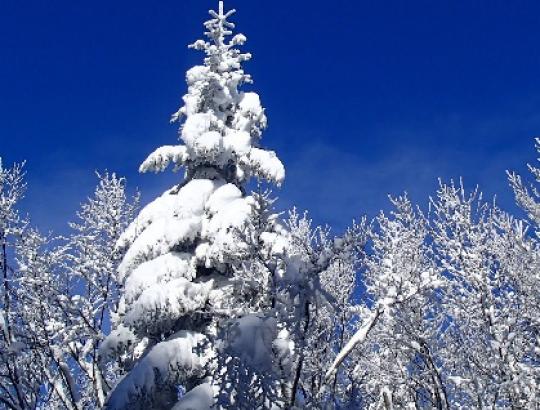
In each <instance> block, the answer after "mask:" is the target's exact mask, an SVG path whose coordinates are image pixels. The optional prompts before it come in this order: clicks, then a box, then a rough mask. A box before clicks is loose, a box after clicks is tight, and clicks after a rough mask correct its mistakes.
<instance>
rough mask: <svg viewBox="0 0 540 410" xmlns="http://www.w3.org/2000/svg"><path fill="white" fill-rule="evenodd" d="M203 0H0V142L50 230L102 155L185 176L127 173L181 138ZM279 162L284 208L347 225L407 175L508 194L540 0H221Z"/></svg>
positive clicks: (407, 181) (535, 84)
mask: <svg viewBox="0 0 540 410" xmlns="http://www.w3.org/2000/svg"><path fill="white" fill-rule="evenodd" d="M216 5H217V0H216V1H206V0H204V1H202V0H174V1H172V0H164V1H155V2H150V1H141V0H130V1H126V0H114V1H110V0H107V1H105V0H94V1H86V2H75V1H67V0H48V1H45V0H41V1H37V0H27V1H19V0H3V1H2V2H1V3H0V61H1V63H0V155H1V156H3V157H4V159H5V162H8V163H10V162H13V161H21V160H23V159H25V160H27V161H28V167H27V171H28V181H29V192H28V195H27V200H26V202H25V207H26V209H27V210H29V211H30V212H31V214H32V215H33V218H34V220H35V222H36V223H38V224H39V226H41V227H42V228H48V227H50V228H53V229H55V230H57V231H61V230H62V229H63V228H62V227H63V226H64V225H65V221H66V220H68V219H72V215H73V213H74V212H75V210H76V209H77V207H78V204H79V203H80V202H81V201H82V200H84V198H85V197H86V196H87V195H88V194H89V193H90V191H91V189H92V188H93V185H94V182H95V179H94V175H93V171H94V170H103V169H109V170H111V171H116V172H118V173H119V174H121V175H124V176H126V177H127V178H128V181H129V184H130V186H131V187H134V186H138V187H139V188H140V189H141V191H142V194H143V199H144V200H145V201H148V200H150V199H152V198H153V197H154V196H156V195H157V194H158V193H160V192H162V191H163V190H164V189H166V188H167V187H168V186H170V185H171V184H172V183H173V181H175V180H178V179H179V178H180V177H181V174H179V175H175V174H171V173H166V174H162V175H157V176H156V175H139V174H137V168H138V165H139V163H140V162H141V161H142V160H143V159H144V158H145V157H146V155H147V154H148V153H150V152H151V151H152V150H153V149H154V148H156V147H157V146H160V145H163V144H172V143H174V142H175V141H176V135H177V134H176V128H175V126H171V125H169V124H168V119H169V115H170V114H171V113H172V112H173V111H175V110H176V109H177V107H178V106H179V105H180V97H181V96H182V94H183V93H184V92H185V83H184V73H185V71H186V69H187V68H189V67H190V66H192V65H194V64H197V63H198V62H200V61H201V58H202V56H201V55H200V54H199V53H197V52H195V51H191V50H188V49H186V47H185V46H186V45H187V44H188V43H190V42H192V41H193V40H195V39H197V38H200V37H201V34H202V31H203V27H202V22H203V21H204V20H205V19H206V17H207V10H208V8H210V7H215V6H216ZM226 7H227V8H230V7H234V8H236V9H237V10H238V13H237V15H236V17H235V19H234V21H235V22H236V23H237V27H238V29H239V31H241V32H243V33H244V34H246V35H247V37H248V43H247V45H246V47H245V49H246V50H247V51H250V52H252V53H253V54H254V59H253V60H252V62H250V63H249V64H247V66H246V69H247V71H249V72H250V73H251V74H252V75H253V77H254V79H255V88H256V90H257V91H258V92H259V93H260V95H261V97H262V100H263V104H264V105H265V106H266V108H267V113H268V117H269V124H270V127H269V129H268V131H267V132H266V134H265V137H264V144H265V146H267V147H269V148H272V149H274V150H276V151H277V152H278V154H279V156H280V157H281V158H282V160H283V161H284V163H285V165H286V168H287V181H286V184H285V186H284V187H283V188H282V189H281V190H279V191H277V195H279V196H280V199H281V207H284V208H286V207H289V206H291V205H292V204H295V205H297V206H298V207H300V208H307V209H310V210H311V211H312V213H313V215H314V216H315V218H316V220H317V221H318V222H327V223H330V224H333V225H335V226H337V227H338V228H339V227H342V226H344V225H345V224H346V223H347V222H348V221H349V220H350V219H352V218H353V217H357V216H359V215H361V214H363V213H368V214H369V215H373V214H374V213H375V212H376V211H377V210H378V209H380V208H384V207H386V206H387V201H386V195H387V194H388V193H394V194H397V193H400V192H402V191H404V190H407V191H408V192H409V193H410V195H411V196H412V197H413V199H415V200H417V201H418V202H420V203H422V204H425V203H426V202H427V197H428V195H430V194H432V193H433V192H434V190H435V188H436V185H437V177H442V178H443V179H450V178H459V177H460V176H463V177H464V179H465V182H466V185H467V186H469V187H471V186H474V185H476V184H479V185H480V187H481V188H482V190H483V191H484V192H485V193H486V194H487V195H490V196H491V195H493V194H497V196H498V198H499V202H500V203H501V204H502V206H504V207H506V208H509V209H511V207H512V198H511V195H510V191H509V189H508V187H507V183H506V180H505V174H504V171H505V170H506V169H516V170H519V171H521V172H523V173H524V172H525V163H526V162H532V161H534V160H535V151H534V148H533V137H534V136H537V135H540V29H539V27H540V2H538V1H521V0H516V1H512V2H510V1H506V0H504V1H503V0H486V1H474V0H467V1H457V0H446V1H442V0H439V1H432V0H430V1H427V0H426V1H414V0H412V1H402V0H396V1H351V0H348V1H344V0H342V1H339V0H336V1H333V2H323V1H319V0H313V1H304V0H296V1H290V0H288V1H285V0H273V1H253V0H252V1H247V0H230V1H226Z"/></svg>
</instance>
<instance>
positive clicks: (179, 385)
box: [101, 2, 284, 409]
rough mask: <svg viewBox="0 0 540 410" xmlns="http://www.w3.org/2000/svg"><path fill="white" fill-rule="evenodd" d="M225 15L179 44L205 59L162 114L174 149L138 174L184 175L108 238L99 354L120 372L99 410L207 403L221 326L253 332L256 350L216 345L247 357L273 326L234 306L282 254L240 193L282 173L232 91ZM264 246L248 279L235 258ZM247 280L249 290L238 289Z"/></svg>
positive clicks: (257, 208)
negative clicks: (174, 124) (169, 171)
mask: <svg viewBox="0 0 540 410" xmlns="http://www.w3.org/2000/svg"><path fill="white" fill-rule="evenodd" d="M233 12H234V11H229V12H227V13H224V11H223V3H222V2H220V4H219V11H218V12H215V11H210V14H211V16H212V19H211V20H209V21H207V22H206V23H205V27H206V29H207V32H206V33H205V34H206V36H207V40H206V41H205V40H198V41H196V42H195V43H194V44H193V45H192V46H191V47H192V48H194V49H197V50H201V51H203V52H204V53H205V54H206V58H205V60H204V65H200V66H195V67H193V68H191V69H190V70H189V71H188V72H187V76H186V78H187V83H188V93H187V94H186V95H185V96H184V98H183V99H184V105H183V107H182V108H181V109H180V110H179V111H178V112H177V113H176V114H175V115H174V116H173V120H174V121H180V120H183V124H182V126H181V129H180V139H181V140H182V142H183V143H184V144H183V145H176V146H165V147H161V148H158V149H157V150H156V151H155V152H154V153H152V154H151V155H150V156H149V157H148V158H147V159H146V160H145V161H144V162H143V164H142V165H141V167H140V170H141V172H147V171H155V172H158V171H163V170H164V169H165V168H167V166H168V165H173V166H174V168H175V169H178V168H184V169H185V178H184V181H183V182H182V183H180V184H179V185H177V186H175V187H173V188H171V189H169V190H168V191H166V192H165V193H164V194H163V195H162V196H161V197H159V198H158V199H156V200H155V201H154V202H152V203H150V204H149V205H147V206H146V207H145V208H144V209H143V210H142V211H141V212H140V213H139V215H138V217H137V218H136V219H135V221H134V222H133V223H132V224H131V225H130V226H129V227H128V228H127V230H126V231H125V232H124V233H123V234H122V235H121V237H120V239H119V241H118V248H119V249H126V254H125V256H124V258H123V260H122V263H121V264H120V266H119V270H118V272H119V280H120V281H121V282H122V284H123V295H122V300H121V304H120V307H119V312H118V313H119V314H118V317H117V318H116V320H115V328H114V330H113V332H112V333H111V335H110V336H109V337H108V338H107V339H106V340H105V342H104V344H103V346H102V349H101V355H102V358H103V359H104V360H108V359H109V360H110V359H116V360H117V361H118V362H119V363H120V364H121V365H122V366H123V369H124V376H123V378H122V379H121V381H120V382H119V383H118V384H117V385H116V387H115V388H114V390H113V391H112V392H111V394H110V395H109V397H108V400H107V403H106V407H107V408H109V409H136V408H153V409H168V408H172V407H173V406H174V407H175V409H185V408H194V407H189V406H192V404H193V403H196V408H208V407H210V406H211V405H213V403H214V402H215V399H214V397H215V396H216V395H217V394H216V393H217V392H216V391H215V389H216V388H217V386H218V385H219V381H218V379H219V377H218V374H217V373H216V366H217V365H216V360H213V358H214V357H215V356H216V348H217V346H216V344H217V336H218V334H221V333H222V327H223V326H221V325H224V324H225V323H226V322H227V320H228V319H231V318H235V317H238V318H239V319H238V321H236V323H235V325H236V326H232V330H233V331H232V333H233V334H234V333H236V334H237V333H239V332H240V333H241V332H244V333H246V330H247V329H252V330H253V329H255V331H256V334H258V335H260V338H261V339H260V341H261V344H260V345H259V346H257V350H256V351H255V350H253V351H249V349H246V348H245V345H244V344H243V342H244V341H245V340H242V338H240V340H239V341H238V343H236V344H235V343H234V342H232V343H225V344H226V345H228V346H229V347H231V348H232V350H233V351H234V350H236V351H237V352H238V351H241V353H242V354H243V355H244V356H245V355H247V356H250V357H251V358H252V359H253V358H255V359H256V360H255V361H257V359H258V360H262V361H265V359H264V355H267V354H268V353H272V352H273V351H274V349H273V348H274V344H273V340H274V339H275V337H276V336H275V335H274V334H277V330H278V329H277V325H276V323H275V321H274V322H272V321H271V320H266V319H265V318H261V317H260V318H258V319H257V317H256V316H249V314H250V313H252V312H254V311H255V312H257V311H260V310H261V307H256V306H253V305H252V304H251V303H246V301H248V302H249V301H250V300H253V298H256V297H257V287H260V288H261V289H262V290H263V291H264V292H267V291H268V290H269V288H270V287H271V283H272V279H273V275H274V274H275V272H276V271H278V270H279V269H282V268H280V266H279V263H278V262H279V261H277V260H276V261H273V260H272V252H274V250H276V252H280V251H281V252H283V245H282V246H279V243H280V235H279V233H280V230H281V227H280V225H279V224H278V223H277V222H276V218H275V216H274V215H272V214H271V213H269V212H266V211H265V209H266V208H268V207H269V204H268V203H265V202H266V201H265V199H264V198H265V196H264V195H263V196H259V197H257V196H253V195H247V194H246V188H245V187H246V183H247V182H248V181H249V179H250V178H252V177H255V178H257V179H259V180H265V181H268V182H272V183H276V184H278V185H279V184H280V183H281V182H282V181H283V178H284V168H283V165H282V164H281V162H280V161H279V160H278V158H277V157H276V156H275V154H274V153H273V152H271V151H267V150H264V149H262V148H260V146H259V143H260V139H261V135H262V132H263V130H264V129H265V128H266V116H265V114H264V110H263V108H262V107H261V104H260V101H259V97H258V95H257V94H256V93H254V92H243V91H241V90H240V87H241V86H242V85H243V84H245V83H250V82H251V79H250V76H249V75H247V74H245V73H244V71H243V70H242V63H243V62H244V61H247V60H249V59H250V57H251V56H250V55H249V54H244V53H241V52H240V51H239V50H238V49H237V46H239V45H242V44H243V43H244V42H245V41H246V38H245V37H244V36H243V35H241V34H238V35H235V36H232V37H231V35H232V33H231V29H232V28H233V27H234V25H233V24H232V23H230V22H229V21H228V18H229V17H230V16H231V15H232V14H233ZM261 201H262V204H261ZM261 218H262V220H260V219H261ZM261 228H262V229H261ZM261 230H262V231H263V232H261ZM265 250H267V251H266V252H267V256H266V257H265V258H264V259H266V260H265V263H264V264H261V265H260V266H262V268H261V269H263V270H265V271H268V272H270V273H269V274H267V275H266V276H264V275H263V276H259V275H258V274H256V275H254V273H253V270H252V269H251V268H253V266H255V265H256V264H255V263H253V264H246V261H247V260H249V258H248V257H247V255H259V256H257V257H254V258H252V260H253V261H256V260H257V259H259V260H261V257H260V255H262V254H263V253H264V252H265ZM247 273H250V274H251V277H255V278H256V279H257V280H256V281H252V283H254V284H256V286H247V285H248V284H249V282H248V281H247V280H244V279H245V277H246V274H247ZM248 276H249V275H248ZM257 281H265V282H266V283H264V284H261V283H257ZM246 291H247V292H251V296H250V298H246V293H245V292H246ZM263 299H267V300H268V303H269V304H270V306H271V304H272V303H275V300H272V298H266V295H265V298H263ZM265 304H266V302H264V303H262V305H265ZM242 320H243V321H242ZM265 324H267V325H268V326H265ZM257 332H259V333H257ZM260 332H262V333H260ZM265 332H266V333H265ZM268 332H270V334H269V335H267V333H268ZM226 333H227V332H226ZM229 333H231V332H229ZM245 338H246V336H245V335H244V338H243V339H245ZM251 343H252V346H253V340H252V341H251ZM235 347H236V349H235ZM182 391H185V394H182ZM231 394H233V393H231ZM179 396H181V399H180V401H179V402H178V403H177V401H178V397H179ZM233 399H234V398H233ZM175 403H177V404H176V405H175Z"/></svg>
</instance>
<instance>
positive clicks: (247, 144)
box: [223, 131, 251, 156]
mask: <svg viewBox="0 0 540 410" xmlns="http://www.w3.org/2000/svg"><path fill="white" fill-rule="evenodd" d="M223 147H224V148H225V149H226V150H227V151H230V152H231V153H235V154H236V155H238V156H242V155H246V154H247V153H249V150H250V148H251V136H250V135H249V133H248V132H246V131H233V132H230V133H229V134H227V135H226V136H225V137H224V138H223Z"/></svg>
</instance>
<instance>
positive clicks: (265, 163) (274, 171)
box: [249, 148, 285, 185]
mask: <svg viewBox="0 0 540 410" xmlns="http://www.w3.org/2000/svg"><path fill="white" fill-rule="evenodd" d="M249 165H250V167H251V169H252V172H253V173H254V174H255V175H256V176H258V177H260V178H263V179H266V180H268V181H272V182H275V183H276V184H277V185H280V184H281V183H282V182H283V180H284V179H285V167H284V166H283V164H282V162H281V161H280V160H279V158H278V157H277V156H276V154H275V153H274V152H273V151H265V150H262V149H259V148H251V151H250V152H249Z"/></svg>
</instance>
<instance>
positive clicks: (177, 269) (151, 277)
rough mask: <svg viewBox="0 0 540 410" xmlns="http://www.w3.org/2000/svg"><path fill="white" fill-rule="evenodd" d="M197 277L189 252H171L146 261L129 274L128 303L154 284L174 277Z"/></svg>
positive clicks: (126, 285) (127, 282)
mask: <svg viewBox="0 0 540 410" xmlns="http://www.w3.org/2000/svg"><path fill="white" fill-rule="evenodd" d="M194 277H195V267H194V266H192V255H190V254H189V253H178V252H170V253H166V254H165V255H161V256H158V257H157V258H155V259H153V260H150V261H148V262H144V263H142V264H141V265H139V266H138V267H137V268H136V269H135V270H134V271H133V272H131V274H130V275H129V276H128V278H127V280H126V283H125V285H124V292H125V298H126V302H127V303H131V302H133V301H134V300H135V299H136V298H137V297H138V296H139V295H140V294H141V293H142V292H143V291H144V289H147V288H149V287H150V286H152V285H155V284H159V283H164V282H168V281H169V280H172V279H178V278H186V279H188V280H191V279H193V278H194Z"/></svg>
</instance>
